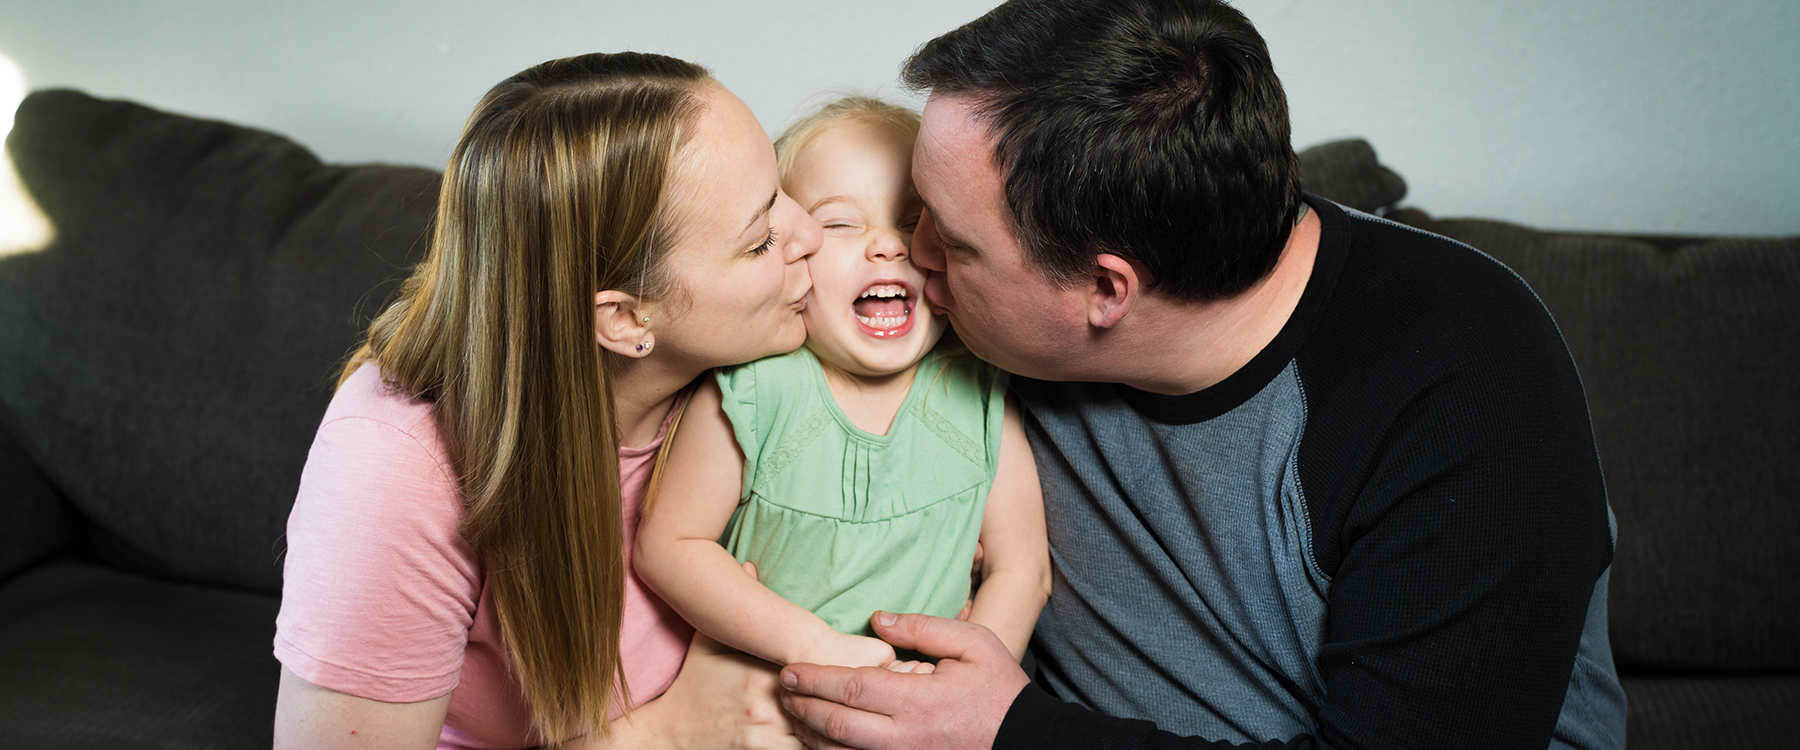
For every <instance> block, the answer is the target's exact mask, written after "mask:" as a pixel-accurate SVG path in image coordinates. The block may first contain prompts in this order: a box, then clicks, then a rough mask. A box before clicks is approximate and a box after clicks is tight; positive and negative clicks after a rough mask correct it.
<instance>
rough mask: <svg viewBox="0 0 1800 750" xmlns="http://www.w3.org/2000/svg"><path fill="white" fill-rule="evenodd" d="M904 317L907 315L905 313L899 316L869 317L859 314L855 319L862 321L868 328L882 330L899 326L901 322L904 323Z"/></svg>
mask: <svg viewBox="0 0 1800 750" xmlns="http://www.w3.org/2000/svg"><path fill="white" fill-rule="evenodd" d="M906 318H907V316H905V315H901V316H899V317H880V318H870V317H864V316H861V315H858V316H856V319H857V320H860V321H862V324H863V325H866V326H868V327H870V328H874V329H876V330H883V331H885V330H889V329H893V328H899V327H900V326H901V325H902V324H904V323H906Z"/></svg>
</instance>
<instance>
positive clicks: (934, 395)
mask: <svg viewBox="0 0 1800 750" xmlns="http://www.w3.org/2000/svg"><path fill="white" fill-rule="evenodd" d="M718 379H719V388H720V390H722V391H723V392H724V409H725V415H726V416H727V417H729V418H730V419H731V425H732V429H733V431H734V432H735V433H736V434H737V441H738V445H739V446H740V447H741V448H743V451H744V485H743V487H744V489H743V495H742V496H741V497H740V499H739V501H738V507H737V510H736V511H735V512H734V513H733V514H732V517H731V524H730V525H729V526H728V527H727V528H726V530H725V535H724V537H723V539H722V540H721V543H722V544H724V545H725V549H727V550H730V551H731V553H732V554H733V555H735V556H736V557H737V559H738V561H739V562H744V561H749V562H753V563H756V570H757V576H758V578H760V579H761V580H762V583H763V585H766V586H768V587H769V588H770V589H771V590H773V591H774V592H775V593H777V594H780V595H781V596H782V597H783V598H786V599H787V600H788V601H791V602H793V603H795V604H798V605H800V606H802V607H805V608H807V609H809V610H811V611H812V612H813V613H815V614H817V615H818V616H819V617H820V618H821V619H823V620H824V621H825V622H826V623H827V624H829V625H830V626H831V627H833V628H835V629H837V630H838V631H840V632H843V633H850V634H853V635H871V634H872V633H871V631H870V629H869V617H870V616H871V615H873V614H874V612H875V610H878V609H880V610H886V611H889V612H924V613H927V614H933V615H940V616H943V617H954V616H955V615H956V613H957V612H958V611H960V610H961V609H962V606H963V603H964V602H965V601H967V600H968V598H969V565H970V562H971V561H972V560H973V559H974V555H975V542H976V540H977V539H978V538H979V537H980V534H981V513H982V508H983V507H984V506H985V505H986V501H987V493H988V488H989V487H991V486H993V483H994V469H995V466H996V464H997V462H998V459H999V455H1000V423H1001V417H1002V415H1003V414H1004V413H1005V394H1006V373H1004V372H1001V371H1000V370H997V369H995V368H994V367H993V366H991V365H989V364H987V363H985V362H982V361H981V360H979V359H976V358H975V357H974V356H972V355H967V354H960V355H950V356H945V355H942V354H939V353H938V352H935V351H934V352H931V353H929V354H927V355H926V356H925V358H924V359H923V360H921V361H920V362H919V368H918V370H917V372H916V373H915V374H914V375H913V381H912V388H911V390H909V391H908V392H907V394H906V401H905V402H904V403H903V404H902V405H901V407H900V411H899V413H897V414H896V415H895V416H894V422H893V425H892V426H891V427H889V428H888V434H886V435H874V434H870V433H868V432H866V431H864V430H862V429H860V428H858V427H857V426H856V425H854V424H852V423H851V422H850V418H849V417H847V416H845V414H844V412H843V410H842V409H840V408H838V405H837V401H836V400H834V399H833V398H832V397H831V391H830V389H829V388H828V387H827V386H826V384H825V373H824V370H823V369H822V366H821V365H820V363H819V360H818V359H817V358H816V357H815V356H814V355H813V353H812V352H811V351H809V350H807V349H806V348H804V347H802V348H801V349H800V350H799V351H796V352H794V353H792V354H785V355H782V356H779V357H771V358H768V359H762V360H758V361H756V362H752V363H750V364H747V365H741V366H738V367H731V368H724V369H721V370H720V371H719V373H718Z"/></svg>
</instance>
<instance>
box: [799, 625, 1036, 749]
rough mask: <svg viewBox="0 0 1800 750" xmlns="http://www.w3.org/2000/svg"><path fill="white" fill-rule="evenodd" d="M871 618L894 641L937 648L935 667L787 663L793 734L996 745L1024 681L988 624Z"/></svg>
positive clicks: (856, 741)
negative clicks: (914, 670)
mask: <svg viewBox="0 0 1800 750" xmlns="http://www.w3.org/2000/svg"><path fill="white" fill-rule="evenodd" d="M871 623H872V624H873V625H874V627H875V634H876V635H878V636H880V637H881V639H882V640H884V641H887V642H888V643H891V644H893V645H894V646H895V647H897V648H910V649H913V650H914V651H918V652H920V653H923V654H926V655H928V656H933V657H938V658H939V659H940V661H939V662H938V664H937V669H936V670H935V671H932V672H930V673H927V674H906V673H901V672H893V671H889V670H886V669H880V668H873V667H864V668H861V669H848V668H844V667H826V666H820V665H817V664H790V665H788V666H787V668H786V669H783V670H781V683H782V684H783V685H786V686H787V689H788V692H787V693H786V694H784V695H783V696H782V699H781V702H782V705H783V706H785V707H786V708H787V710H788V713H789V714H792V715H793V716H794V718H796V719H799V721H798V722H796V723H795V724H794V736H795V737H798V738H799V739H800V741H801V742H802V743H803V744H805V745H806V746H808V747H811V748H813V750H839V749H840V748H847V747H856V748H864V749H865V750H889V749H890V748H895V749H898V748H934V749H935V748H968V749H975V748H980V749H981V750H986V748H990V747H993V744H994V735H996V734H998V733H999V732H1000V722H1001V721H1002V720H1003V719H1005V718H1006V712H1007V709H1009V708H1011V707H1012V702H1013V699H1014V698H1016V697H1018V695H1019V691H1020V690H1022V689H1024V688H1025V685H1026V684H1027V683H1029V682H1030V679H1029V678H1027V677H1026V676H1025V672H1024V670H1022V669H1020V668H1019V664H1018V662H1015V661H1013V658H1012V653H1011V652H1009V651H1007V650H1006V645H1005V644H1003V643H1001V642H1000V639H999V638H998V637H996V636H995V635H994V634H993V632H992V631H989V630H988V629H987V628H984V627H982V626H980V625H976V624H974V623H970V622H963V621H961V620H951V619H947V618H943V617H930V616H927V615H895V614H892V613H888V612H876V613H875V616H874V617H873V618H871Z"/></svg>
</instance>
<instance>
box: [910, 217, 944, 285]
mask: <svg viewBox="0 0 1800 750" xmlns="http://www.w3.org/2000/svg"><path fill="white" fill-rule="evenodd" d="M912 262H913V265H915V266H918V267H920V268H923V269H926V270H928V271H943V270H944V249H943V248H941V247H939V246H938V243H937V230H936V229H934V228H933V226H932V219H931V214H929V213H924V214H920V216H919V228H918V229H916V230H914V231H913V237H912Z"/></svg>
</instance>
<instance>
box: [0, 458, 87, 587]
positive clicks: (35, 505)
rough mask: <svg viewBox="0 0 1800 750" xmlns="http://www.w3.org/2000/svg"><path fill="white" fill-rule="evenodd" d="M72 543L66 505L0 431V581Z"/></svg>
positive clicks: (72, 531) (72, 538)
mask: <svg viewBox="0 0 1800 750" xmlns="http://www.w3.org/2000/svg"><path fill="white" fill-rule="evenodd" d="M74 540H75V524H74V519H73V518H72V517H71V515H70V513H69V507H68V504H67V503H64V502H63V500H62V498H61V497H60V496H59V494H58V493H57V491H56V489H55V488H54V487H51V486H50V482H49V481H48V480H46V479H45V478H44V475H43V473H42V472H39V471H38V468H37V466H36V465H35V464H33V463H32V461H31V458H30V457H29V456H26V455H25V450H24V448H23V447H21V446H20V445H19V443H18V441H15V440H13V438H12V436H11V435H9V434H7V433H6V431H5V430H4V429H0V580H4V579H6V578H8V577H10V576H11V575H12V574H13V573H15V572H18V571H19V570H20V569H22V568H24V567H26V566H27V565H29V564H31V563H32V562H35V561H37V560H39V559H41V558H43V557H44V556H45V555H48V554H50V553H52V552H55V551H57V550H59V549H61V548H63V547H66V546H68V545H69V544H70V543H71V542H73V541H74Z"/></svg>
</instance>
